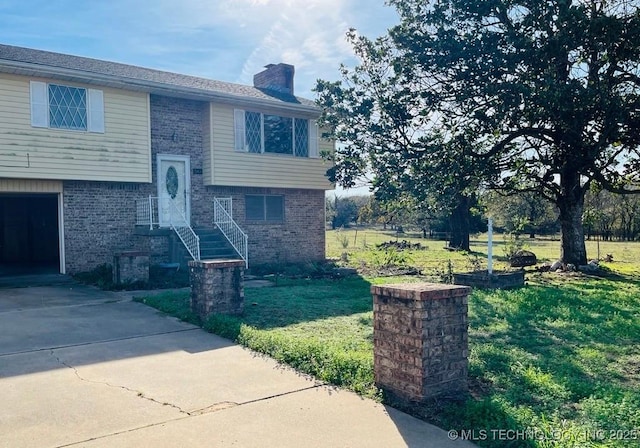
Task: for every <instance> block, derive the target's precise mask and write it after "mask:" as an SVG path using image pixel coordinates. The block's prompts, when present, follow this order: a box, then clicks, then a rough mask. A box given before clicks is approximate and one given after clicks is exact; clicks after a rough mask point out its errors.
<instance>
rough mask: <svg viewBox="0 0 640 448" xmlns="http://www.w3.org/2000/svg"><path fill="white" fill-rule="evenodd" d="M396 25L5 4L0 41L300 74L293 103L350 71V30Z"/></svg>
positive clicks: (197, 3) (183, 68) (367, 3)
mask: <svg viewBox="0 0 640 448" xmlns="http://www.w3.org/2000/svg"><path fill="white" fill-rule="evenodd" d="M396 22H397V15H396V13H395V10H394V9H393V8H391V7H388V6H385V5H384V0H181V1H173V0H153V1H143V0H109V1H103V0H93V1H91V0H90V1H84V2H78V1H73V2H72V1H69V0H54V1H52V0H46V1H41V0H35V1H32V0H0V30H1V31H0V36H1V38H0V41H1V42H2V43H5V44H10V45H18V46H24V47H30V48H38V49H42V50H50V51H56V52H61V53H68V54H74V55H79V56H87V57H92V58H97V59H105V60H110V61H116V62H123V63H127V64H133V65H139V66H144V67H151V68H157V69H161V70H168V71H173V72H178V73H184V74H190V75H196V76H202V77H205V78H213V79H219V80H223V81H229V82H238V83H242V84H251V82H252V77H253V74H254V73H257V72H259V71H261V70H262V67H263V66H264V65H266V64H268V63H277V62H286V63H289V64H293V65H295V66H296V78H295V80H296V94H297V95H300V96H304V97H307V98H313V93H312V92H311V89H312V87H313V86H314V84H315V80H316V79H317V78H323V79H329V80H335V79H338V77H339V73H338V68H339V65H340V63H346V64H348V65H351V66H353V65H354V60H353V53H352V51H351V48H350V47H349V45H348V44H347V43H346V41H345V38H344V35H345V32H346V30H347V29H348V28H350V27H353V28H356V29H357V30H358V31H359V32H360V33H361V34H364V35H366V36H369V37H376V36H379V35H382V34H384V33H385V32H386V29H387V28H388V27H390V26H391V25H393V24H395V23H396Z"/></svg>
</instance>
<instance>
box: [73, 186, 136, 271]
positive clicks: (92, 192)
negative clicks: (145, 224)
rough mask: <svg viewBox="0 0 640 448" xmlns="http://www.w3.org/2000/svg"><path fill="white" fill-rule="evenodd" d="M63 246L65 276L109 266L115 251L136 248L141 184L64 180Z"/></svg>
mask: <svg viewBox="0 0 640 448" xmlns="http://www.w3.org/2000/svg"><path fill="white" fill-rule="evenodd" d="M63 191H64V193H63V198H64V208H63V210H64V244H65V259H66V269H67V273H70V274H73V273H76V272H80V271H86V270H90V269H93V268H95V267H96V266H98V265H100V264H105V263H111V262H112V261H113V256H114V252H116V251H123V250H130V249H133V248H134V247H135V243H134V242H133V240H132V237H133V229H134V226H135V216H136V215H135V199H136V198H138V197H141V196H140V194H141V191H140V185H138V184H122V183H111V182H85V181H65V182H64V183H63Z"/></svg>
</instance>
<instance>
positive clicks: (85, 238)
mask: <svg viewBox="0 0 640 448" xmlns="http://www.w3.org/2000/svg"><path fill="white" fill-rule="evenodd" d="M150 103H151V153H152V163H151V166H152V179H153V182H152V183H148V184H123V183H111V182H88V181H65V182H64V226H65V256H66V268H67V272H69V273H75V272H79V271H85V270H90V269H93V268H94V267H96V266H97V265H100V264H103V263H111V262H112V260H113V255H114V252H116V251H122V250H142V251H146V252H149V253H150V262H151V263H152V264H153V263H158V262H162V261H168V257H169V242H168V237H166V236H155V237H149V236H141V235H134V233H133V231H134V226H135V202H136V200H138V199H145V198H148V197H149V196H150V195H151V196H157V184H156V180H157V167H156V156H157V155H158V154H175V155H189V156H190V159H191V170H192V172H191V224H192V226H193V227H212V225H213V224H212V223H213V199H214V198H215V197H229V196H230V197H232V198H233V217H234V219H235V220H236V221H237V222H238V224H239V225H240V226H241V227H242V228H243V230H244V231H245V232H247V234H248V236H249V261H250V263H251V264H263V263H274V262H304V261H319V260H323V259H324V257H325V236H324V191H321V190H306V189H277V188H253V187H224V186H205V185H204V181H203V176H202V174H194V172H193V170H194V169H196V170H200V171H197V172H202V169H203V146H202V145H203V143H202V142H203V139H202V132H203V128H205V127H206V126H203V124H204V122H203V120H204V118H205V117H206V111H207V107H208V106H207V103H205V102H201V101H193V100H185V99H178V98H169V97H163V96H157V95H151V100H150ZM238 169H242V167H241V166H239V167H238ZM246 194H276V195H283V196H284V197H285V220H284V222H282V223H273V224H271V223H255V222H254V223H250V222H246V220H245V206H244V204H245V195H246Z"/></svg>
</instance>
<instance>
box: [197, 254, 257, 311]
mask: <svg viewBox="0 0 640 448" xmlns="http://www.w3.org/2000/svg"><path fill="white" fill-rule="evenodd" d="M244 268H245V262H244V261H243V260H202V261H190V262H189V275H190V280H191V310H192V311H193V312H195V313H197V314H198V316H200V317H201V318H202V319H206V318H207V317H209V316H210V315H211V314H242V311H243V310H244Z"/></svg>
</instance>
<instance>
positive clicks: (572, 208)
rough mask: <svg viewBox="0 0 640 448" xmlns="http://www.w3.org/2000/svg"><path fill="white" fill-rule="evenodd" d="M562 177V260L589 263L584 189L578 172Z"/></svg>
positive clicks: (559, 207)
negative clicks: (585, 236) (584, 216)
mask: <svg viewBox="0 0 640 448" xmlns="http://www.w3.org/2000/svg"><path fill="white" fill-rule="evenodd" d="M564 174H565V175H563V176H562V177H561V179H560V185H561V187H562V194H561V196H560V197H558V201H557V204H556V205H557V206H558V209H559V210H560V227H561V230H562V246H561V250H560V260H561V261H562V262H563V263H567V264H569V263H570V264H573V265H574V266H576V267H578V266H580V265H585V264H587V249H586V246H585V242H584V227H583V225H582V213H583V211H584V189H583V188H582V186H581V185H580V176H579V175H578V173H567V172H565V173H564Z"/></svg>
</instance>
